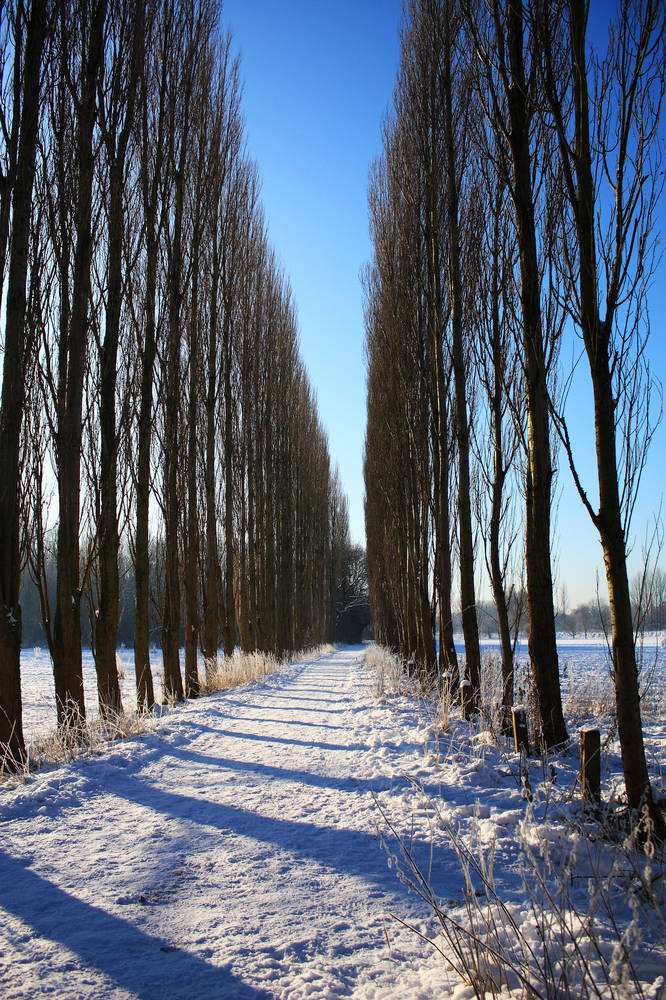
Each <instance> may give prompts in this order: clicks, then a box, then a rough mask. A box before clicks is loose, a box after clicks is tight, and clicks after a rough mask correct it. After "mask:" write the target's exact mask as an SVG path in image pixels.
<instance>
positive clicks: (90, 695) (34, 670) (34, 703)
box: [21, 647, 162, 739]
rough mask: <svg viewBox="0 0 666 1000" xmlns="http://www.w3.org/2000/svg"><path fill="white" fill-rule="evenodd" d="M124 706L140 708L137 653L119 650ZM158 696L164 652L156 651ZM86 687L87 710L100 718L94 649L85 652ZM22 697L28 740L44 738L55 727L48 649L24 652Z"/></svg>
mask: <svg viewBox="0 0 666 1000" xmlns="http://www.w3.org/2000/svg"><path fill="white" fill-rule="evenodd" d="M116 657H117V660H118V673H119V675H120V688H121V692H122V697H123V707H124V708H125V709H126V710H128V711H133V710H135V709H136V681H135V676H134V650H133V649H119V650H118V652H117V654H116ZM150 660H151V666H152V671H153V681H154V683H155V697H156V699H157V700H158V701H159V700H161V697H162V652H161V650H159V649H152V650H151V653H150ZM83 684H84V691H85V697H86V711H87V712H88V713H89V714H90V716H91V717H92V716H95V715H97V678H96V676H95V661H94V659H93V654H92V650H90V649H84V651H83ZM21 694H22V697H23V729H24V732H25V735H26V738H27V739H31V738H34V737H36V736H44V735H46V734H47V733H50V732H52V731H53V729H54V728H55V724H56V711H55V689H54V685H53V667H52V665H51V658H50V656H49V653H48V650H47V649H42V648H39V647H37V648H35V649H24V650H22V651H21Z"/></svg>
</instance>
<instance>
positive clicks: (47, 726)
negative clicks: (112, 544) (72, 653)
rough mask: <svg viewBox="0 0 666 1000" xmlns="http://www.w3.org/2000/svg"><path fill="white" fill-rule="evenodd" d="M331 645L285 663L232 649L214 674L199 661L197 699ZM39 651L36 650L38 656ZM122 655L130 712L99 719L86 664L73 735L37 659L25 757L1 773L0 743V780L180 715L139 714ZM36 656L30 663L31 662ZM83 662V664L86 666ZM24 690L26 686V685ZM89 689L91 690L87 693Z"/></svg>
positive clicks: (267, 677)
mask: <svg viewBox="0 0 666 1000" xmlns="http://www.w3.org/2000/svg"><path fill="white" fill-rule="evenodd" d="M334 649H335V646H333V645H331V644H330V643H323V644H321V645H319V646H313V647H310V648H308V649H303V650H300V651H298V652H296V653H293V654H291V655H290V656H289V657H287V658H283V659H280V658H278V657H276V656H274V655H273V654H271V653H264V652H258V651H254V652H249V653H245V652H242V651H241V650H236V652H235V653H234V655H233V656H231V657H228V658H225V657H224V656H222V655H220V657H219V659H218V663H217V666H216V668H215V669H214V670H210V669H206V664H205V662H204V661H203V660H202V661H201V663H200V664H199V667H200V680H201V692H200V694H199V697H200V698H205V697H206V696H207V695H212V694H216V693H219V692H221V691H227V690H230V689H232V688H237V687H238V688H240V687H244V686H246V685H249V684H261V683H265V684H268V685H270V684H271V682H272V679H273V683H274V678H279V677H282V676H284V675H285V674H291V673H293V672H294V671H296V672H298V671H299V670H300V669H301V665H302V664H303V663H305V662H308V663H311V662H313V661H316V660H317V659H319V658H320V657H321V656H324V655H326V654H327V653H330V652H332V651H333V650H334ZM36 652H37V651H35V653H36ZM125 653H126V651H124V650H123V651H121V652H119V654H118V660H119V674H120V677H121V681H122V682H123V686H124V688H125V690H124V691H123V701H124V703H125V704H130V705H131V706H132V707H130V708H129V709H125V710H123V711H122V712H119V713H112V714H111V715H107V716H106V717H105V718H102V717H101V716H100V715H99V713H98V711H97V706H96V704H95V700H94V699H95V697H96V690H95V687H94V674H93V673H92V671H91V664H90V663H87V662H86V668H87V669H85V671H84V673H85V679H86V680H87V684H86V709H87V717H86V722H85V725H84V726H83V728H82V729H77V731H76V732H67V731H64V730H59V729H58V728H57V727H55V725H54V721H55V695H54V694H53V693H52V688H53V683H52V675H51V673H50V670H49V668H50V662H49V663H48V666H47V664H46V662H45V659H43V658H41V657H39V658H38V662H39V664H40V667H41V668H42V669H40V671H39V673H36V674H34V675H33V676H32V677H31V678H30V680H29V682H28V685H27V692H25V691H24V699H25V696H26V693H27V698H28V701H27V704H24V714H25V716H26V724H24V729H25V732H26V750H27V758H26V760H25V762H23V763H22V764H21V766H20V767H19V769H18V771H17V770H16V766H15V764H14V765H13V766H12V768H3V760H4V759H5V754H6V750H5V748H4V747H3V745H2V744H0V781H4V782H9V783H16V782H23V781H26V780H28V779H29V777H30V775H31V774H32V773H33V772H34V771H35V770H38V769H40V768H43V767H49V766H57V765H60V764H64V763H68V762H70V761H75V760H77V759H79V758H81V757H86V756H91V755H97V754H99V753H101V752H102V751H103V750H104V749H105V748H106V747H108V746H109V745H110V744H111V743H114V742H115V741H117V740H131V739H135V738H138V737H141V736H144V735H146V734H148V733H150V732H153V731H154V730H155V729H156V728H157V727H158V726H159V724H160V721H161V720H163V719H164V718H165V717H167V716H168V715H169V714H170V713H173V712H174V711H178V705H177V704H169V703H160V702H159V701H158V702H157V703H156V704H155V706H154V707H153V709H152V710H150V711H146V712H140V711H138V710H137V708H136V698H135V694H134V691H133V690H132V688H131V682H132V678H131V677H130V676H129V671H128V670H127V669H126V667H127V663H126V656H124V655H123V654H125ZM34 658H35V656H34V653H33V660H32V662H34ZM84 662H85V661H84ZM157 681H158V692H159V691H161V674H158V677H157ZM24 687H25V682H24ZM91 689H92V690H91Z"/></svg>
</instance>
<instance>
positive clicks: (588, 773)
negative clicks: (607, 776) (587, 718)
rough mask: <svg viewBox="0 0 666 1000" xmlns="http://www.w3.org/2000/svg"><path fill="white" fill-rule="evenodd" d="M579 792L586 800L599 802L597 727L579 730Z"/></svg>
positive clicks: (599, 753)
mask: <svg viewBox="0 0 666 1000" xmlns="http://www.w3.org/2000/svg"><path fill="white" fill-rule="evenodd" d="M578 777H579V780H580V793H581V796H582V797H583V798H584V799H585V801H586V802H593V803H595V804H597V805H598V804H599V803H600V802H601V734H600V733H599V730H598V729H593V728H585V729H581V731H580V774H579V776H578Z"/></svg>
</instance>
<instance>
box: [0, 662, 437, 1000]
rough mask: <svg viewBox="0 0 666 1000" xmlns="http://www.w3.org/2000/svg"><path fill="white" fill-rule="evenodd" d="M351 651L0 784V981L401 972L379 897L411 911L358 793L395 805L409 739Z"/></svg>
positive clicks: (4, 985)
mask: <svg viewBox="0 0 666 1000" xmlns="http://www.w3.org/2000/svg"><path fill="white" fill-rule="evenodd" d="M362 659H363V656H362V652H361V650H360V649H359V648H358V647H352V648H346V649H344V650H342V651H340V652H337V653H333V654H330V655H326V656H324V657H322V658H321V659H319V660H317V661H316V662H314V663H312V664H296V665H293V666H291V667H290V668H289V669H288V671H287V672H286V674H283V675H280V676H277V677H273V678H270V679H269V680H268V681H267V682H266V683H263V684H259V685H254V686H250V687H246V688H243V689H240V690H239V689H236V690H232V691H229V692H228V693H226V694H222V695H216V696H213V697H211V698H208V699H206V700H205V701H199V702H192V703H188V704H187V705H185V706H183V707H181V708H179V709H178V710H177V711H176V712H175V713H174V714H173V715H171V716H170V717H168V718H167V719H166V720H164V721H163V722H162V723H161V724H160V726H159V728H158V729H157V731H156V732H155V733H153V734H151V735H150V736H149V737H147V738H145V739H143V740H140V741H130V742H124V743H121V744H117V745H116V746H115V747H112V748H111V749H110V750H109V751H108V752H107V753H105V754H104V755H102V756H101V757H99V758H97V759H88V760H83V761H80V762H78V763H75V764H71V765H69V766H67V767H65V768H61V769H58V770H55V771H51V772H48V773H47V772H41V773H38V774H37V775H36V776H35V778H34V780H33V781H31V782H30V784H28V785H26V786H24V787H22V788H18V789H17V790H16V792H15V793H13V794H12V795H6V796H5V797H4V800H3V805H2V813H1V817H0V819H1V822H0V831H1V832H0V840H1V841H2V853H1V854H0V914H1V915H2V919H1V920H0V926H1V927H2V930H1V931H0V941H2V944H1V946H0V956H2V957H1V958H0V993H1V994H2V996H3V997H7V998H11V997H26V996H35V995H38V994H39V993H40V992H41V991H51V992H52V993H53V994H54V995H56V996H58V997H59V998H61V1000H65V998H74V997H77V998H80V997H84V996H89V997H92V996H94V997H96V998H102V997H114V998H115V997H135V996H136V997H159V996H169V997H171V998H175V997H198V996H209V997H234V998H242V997H263V996H271V997H274V996H279V997H300V996H314V997H330V996H350V995H352V994H354V995H358V996H373V995H374V992H373V991H374V990H375V989H377V990H378V991H379V992H378V994H377V995H381V996H383V997H386V996H394V995H395V996H396V997H397V996H404V995H406V994H404V993H401V992H400V991H401V989H408V988H409V987H408V984H411V983H413V984H414V985H415V986H416V985H417V984H418V980H419V973H418V970H417V968H416V965H415V964H414V963H413V962H412V961H409V958H410V955H411V956H413V957H414V959H415V958H416V956H417V954H418V952H419V951H420V950H421V948H422V945H420V944H419V942H418V940H417V939H416V938H415V937H414V936H412V935H409V934H408V933H407V932H406V931H401V930H400V928H399V927H398V926H397V925H396V924H395V923H394V921H392V920H390V918H389V917H388V912H389V911H394V912H396V913H397V914H398V915H400V916H401V917H403V918H410V919H412V918H422V917H423V916H425V911H423V910H422V909H421V908H420V907H419V906H418V905H417V902H416V900H415V898H414V897H413V896H409V895H408V893H407V891H406V890H405V889H404V888H403V887H402V886H401V884H400V882H399V881H398V879H397V878H396V876H395V873H394V872H393V871H392V870H391V869H390V867H389V865H388V860H387V854H386V851H385V850H384V849H383V847H382V845H381V843H380V839H379V837H378V834H377V823H378V821H379V820H380V816H379V813H378V811H377V808H376V806H375V802H374V798H373V793H380V794H381V796H382V801H383V803H384V805H389V807H392V806H393V805H394V806H395V807H396V808H397V809H398V811H399V813H402V812H404V806H403V803H402V797H404V796H405V795H406V793H408V792H409V794H410V795H411V790H410V789H411V786H410V779H411V778H415V777H416V778H418V777H419V774H420V773H421V769H422V761H423V758H422V751H423V748H422V746H418V745H416V744H413V745H410V744H407V745H405V744H404V742H403V743H402V744H401V745H400V738H399V734H398V732H397V731H396V729H395V720H392V717H391V712H390V710H389V709H387V708H378V707H377V704H376V701H374V699H373V696H372V691H371V685H370V681H371V678H370V677H369V676H368V674H367V672H365V671H364V670H363V668H362ZM424 773H425V772H424ZM405 815H407V814H406V813H405ZM409 822H410V823H411V819H410V820H409ZM423 834H425V830H424V831H423ZM418 839H419V838H418V837H417V840H418ZM424 858H425V855H424ZM385 923H386V930H387V931H388V934H389V938H390V941H391V946H392V956H393V959H394V960H395V959H403V960H404V958H405V957H407V958H408V961H407V963H406V964H404V965H403V966H402V967H401V969H400V970H398V969H397V966H396V965H395V961H392V960H391V959H390V958H389V953H388V949H387V946H386V936H385ZM398 971H399V974H398V975H397V973H398ZM396 976H397V978H396ZM430 981H432V974H431V980H430ZM401 984H402V985H401ZM394 990H395V993H394V992H393V991H394ZM355 991H357V992H356V993H355ZM409 995H411V994H409ZM427 995H430V994H427Z"/></svg>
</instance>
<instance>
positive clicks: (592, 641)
mask: <svg viewBox="0 0 666 1000" xmlns="http://www.w3.org/2000/svg"><path fill="white" fill-rule="evenodd" d="M456 644H457V645H458V646H459V649H460V650H461V651H462V650H463V646H462V640H460V641H459V642H458V641H457V643H456ZM481 647H482V650H483V651H484V652H488V653H492V652H494V651H496V650H497V649H498V645H497V641H496V640H492V639H482V640H481ZM558 648H559V653H560V669H561V673H562V687H563V690H564V692H565V696H566V693H567V692H568V690H569V689H570V685H571V681H572V678H576V679H577V680H580V681H585V679H586V678H594V679H599V678H608V677H609V670H608V664H609V658H608V650H607V648H606V640H605V638H604V637H603V636H591V637H589V638H582V637H581V638H579V639H574V640H572V639H571V638H566V637H562V638H561V639H560V641H559V642H558ZM117 656H118V666H119V673H120V682H121V690H122V696H123V705H124V707H125V708H126V709H128V710H133V709H135V708H136V685H135V680H134V651H133V650H132V649H119V650H118V654H117ZM517 656H518V660H519V661H523V662H526V661H527V645H526V644H525V643H524V642H522V643H520V644H519V646H518V648H517ZM181 659H182V657H181ZM642 660H643V672H644V674H645V676H646V679H648V678H649V679H650V680H651V681H652V683H651V685H650V687H651V689H652V691H654V689H655V687H656V688H658V689H660V690H662V689H663V688H664V686H666V634H664V633H657V634H654V633H653V634H651V635H648V636H647V637H646V639H645V642H644V644H643V646H642ZM151 664H152V670H153V678H154V681H155V697H156V698H157V700H158V701H159V700H160V699H161V694H162V653H161V650H159V649H158V648H155V649H153V650H151ZM200 671H201V673H202V676H203V663H201V664H200ZM83 675H84V686H85V695H86V708H87V711H88V713H89V714H90V716H91V717H93V716H95V715H96V714H97V681H96V678H95V665H94V661H93V656H92V652H91V650H89V649H86V650H84V653H83ZM21 686H22V694H23V713H24V731H25V734H26V737H27V738H28V739H31V738H32V739H34V738H35V737H37V736H44V735H46V734H47V733H49V732H51V731H52V730H53V728H54V727H55V697H54V687H53V672H52V667H51V660H50V658H49V655H48V651H47V650H46V649H40V648H36V649H26V650H24V651H23V652H22V654H21Z"/></svg>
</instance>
